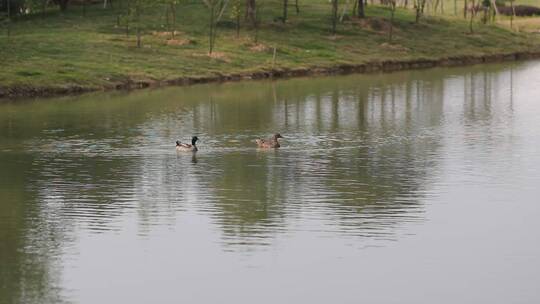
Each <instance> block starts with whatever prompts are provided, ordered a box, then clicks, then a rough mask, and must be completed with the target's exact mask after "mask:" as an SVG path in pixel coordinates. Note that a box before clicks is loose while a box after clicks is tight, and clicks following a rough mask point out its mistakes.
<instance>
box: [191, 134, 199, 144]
mask: <svg viewBox="0 0 540 304" xmlns="http://www.w3.org/2000/svg"><path fill="white" fill-rule="evenodd" d="M197 140H199V138H198V137H197V136H193V137H192V138H191V144H192V145H194V146H195V143H196V142H197Z"/></svg>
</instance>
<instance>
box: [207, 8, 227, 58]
mask: <svg viewBox="0 0 540 304" xmlns="http://www.w3.org/2000/svg"><path fill="white" fill-rule="evenodd" d="M203 3H204V4H205V5H206V7H207V8H208V11H209V13H210V16H209V17H210V18H209V20H208V21H209V31H208V42H209V43H208V54H212V51H213V50H214V45H215V43H216V36H217V34H216V23H217V22H216V20H217V17H218V15H219V14H220V10H219V9H218V7H223V6H224V3H223V0H203Z"/></svg>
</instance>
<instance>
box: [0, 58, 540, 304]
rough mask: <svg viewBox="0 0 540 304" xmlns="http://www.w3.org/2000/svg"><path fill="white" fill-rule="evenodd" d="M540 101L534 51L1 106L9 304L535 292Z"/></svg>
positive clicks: (495, 298)
mask: <svg viewBox="0 0 540 304" xmlns="http://www.w3.org/2000/svg"><path fill="white" fill-rule="evenodd" d="M538 96H540V62H538V61H530V62H523V63H512V64H496V65H485V66H474V67H466V68H451V69H432V70H422V71H408V72H398V73H391V74H371V75H353V76H339V77H321V78H303V79H293V80H280V81H275V82H272V81H264V82H241V83H231V84H222V85H199V86H193V87H183V88H167V89H160V90H145V91H138V92H133V93H130V94H126V93H111V94H90V95H85V96H80V97H66V98H59V99H52V100H35V101H33V100H29V101H19V102H3V103H1V104H0V303H2V304H4V303H63V302H65V303H130V304H135V303H239V304H242V303H310V304H315V303H538V302H540V295H539V292H538V286H539V284H540V242H539V239H540V221H539V220H538V218H539V217H540V206H539V204H538V202H539V199H538V197H539V196H540V189H539V185H540V169H539V168H540V156H539V155H538V151H539V150H538V149H539V147H540V104H539V99H538ZM275 132H279V133H281V134H282V135H283V136H284V137H285V138H284V140H283V141H282V146H283V147H282V148H281V149H279V150H276V151H273V150H272V151H264V150H262V151H261V150H257V149H256V148H255V147H254V143H253V139H255V138H257V137H267V136H270V135H271V134H272V133H275ZM192 135H197V136H198V137H199V138H200V139H201V140H200V142H199V147H200V151H199V152H198V153H197V154H196V155H192V154H190V153H183V154H177V153H176V152H175V149H174V142H175V141H176V140H177V139H180V140H182V141H188V140H189V139H190V138H191V136H192Z"/></svg>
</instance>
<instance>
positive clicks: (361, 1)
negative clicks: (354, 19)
mask: <svg viewBox="0 0 540 304" xmlns="http://www.w3.org/2000/svg"><path fill="white" fill-rule="evenodd" d="M357 16H358V18H365V17H366V13H365V11H364V0H358V12H357Z"/></svg>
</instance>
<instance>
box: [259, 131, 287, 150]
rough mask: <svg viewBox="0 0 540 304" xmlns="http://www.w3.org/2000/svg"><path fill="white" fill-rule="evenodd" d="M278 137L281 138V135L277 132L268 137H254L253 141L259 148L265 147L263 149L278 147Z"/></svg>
mask: <svg viewBox="0 0 540 304" xmlns="http://www.w3.org/2000/svg"><path fill="white" fill-rule="evenodd" d="M278 138H283V136H281V135H280V134H279V133H277V134H274V136H272V137H271V138H269V139H262V138H259V139H256V140H255V143H256V144H257V146H258V147H259V148H265V149H269V148H279V147H280V145H279V141H278Z"/></svg>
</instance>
